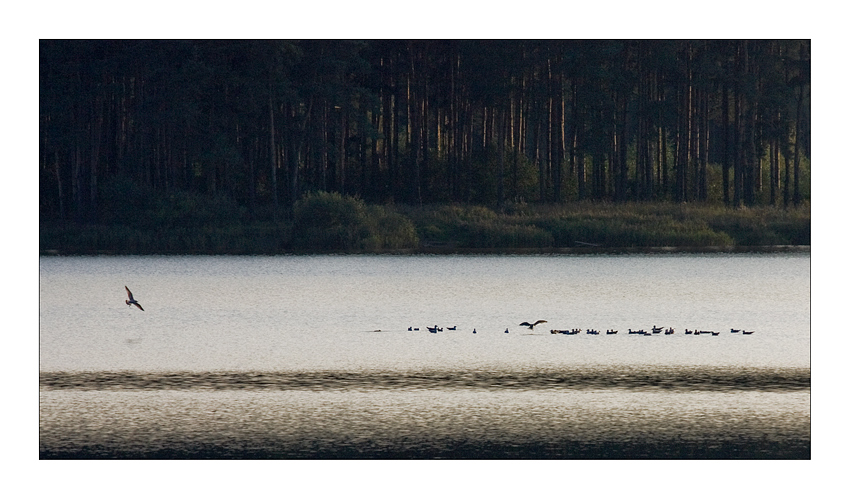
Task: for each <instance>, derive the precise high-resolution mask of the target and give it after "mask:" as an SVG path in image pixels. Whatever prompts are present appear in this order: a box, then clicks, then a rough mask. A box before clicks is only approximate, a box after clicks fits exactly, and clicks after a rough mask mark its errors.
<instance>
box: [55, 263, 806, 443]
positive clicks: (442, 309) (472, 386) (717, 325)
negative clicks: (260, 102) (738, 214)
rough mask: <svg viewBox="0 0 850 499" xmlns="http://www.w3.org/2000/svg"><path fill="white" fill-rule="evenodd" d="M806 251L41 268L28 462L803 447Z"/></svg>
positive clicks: (116, 264) (135, 264)
mask: <svg viewBox="0 0 850 499" xmlns="http://www.w3.org/2000/svg"><path fill="white" fill-rule="evenodd" d="M809 263H810V258H809V255H808V254H804V255H800V254H791V255H787V254H783V255H694V256H681V255H676V256H635V255H630V256H575V255H556V256H281V257H197V256H186V257H42V258H41V259H40V371H41V375H40V378H41V383H40V386H41V390H40V453H41V456H42V457H44V458H51V457H119V458H120V457H127V458H145V457H153V458H180V457H219V458H220V457H232V458H375V457H379V458H615V459H616V458H798V459H799V458H809V456H810V407H809V405H810V404H809V400H810V390H809V387H810V381H809V379H810V374H809V372H810V371H809V368H810V357H809V344H810V325H809V318H810V298H809V293H810V271H809ZM125 285H126V286H128V287H129V288H130V289H131V290H132V291H133V294H134V296H135V298H136V299H137V300H138V301H139V302H140V303H141V304H142V306H143V307H144V308H145V311H144V312H142V311H140V310H138V309H136V308H135V307H133V308H129V307H127V306H126V305H125V304H124V300H125V299H126V295H125V293H124V286H125ZM538 319H543V320H546V321H548V322H547V323H545V324H541V325H539V326H537V327H536V328H535V329H534V330H533V331H532V330H529V329H527V328H524V327H520V326H518V324H519V323H520V322H523V321H530V322H534V321H535V320H538ZM434 325H439V326H441V327H443V328H444V330H443V331H442V332H439V333H436V334H431V333H429V332H428V331H427V329H426V327H427V326H432V327H433V326H434ZM654 325H657V326H662V327H665V328H667V327H673V328H675V331H676V332H675V334H672V335H664V334H657V335H651V336H638V335H629V334H627V332H628V330H629V328H631V329H647V330H649V329H650V328H651V327H652V326H654ZM455 326H456V327H457V330H455V331H449V330H448V329H447V328H448V327H455ZM408 328H419V331H408ZM506 328H507V329H508V330H509V331H510V332H509V333H508V334H505V330H506ZM572 328H581V329H584V330H586V329H588V328H595V329H597V330H599V331H600V332H601V333H602V334H600V335H598V336H594V335H587V334H584V332H582V334H579V335H575V336H567V335H553V334H550V333H549V330H550V329H572ZM686 328H687V329H700V330H713V331H715V332H720V334H719V335H717V336H712V335H699V336H694V335H686V334H684V332H685V329H686ZM731 328H734V329H745V330H748V331H749V330H753V331H755V333H754V334H752V335H747V336H744V335H742V334H732V333H730V329H731ZM607 329H615V330H619V333H618V334H616V335H606V334H605V331H606V330H607ZM473 330H475V331H476V333H475V334H473Z"/></svg>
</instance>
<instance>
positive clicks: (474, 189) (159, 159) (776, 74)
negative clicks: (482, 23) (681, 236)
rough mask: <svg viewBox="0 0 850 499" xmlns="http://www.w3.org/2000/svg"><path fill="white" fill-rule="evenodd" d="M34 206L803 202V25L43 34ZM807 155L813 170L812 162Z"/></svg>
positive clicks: (62, 216) (60, 212) (85, 214)
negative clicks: (553, 32) (301, 36)
mask: <svg viewBox="0 0 850 499" xmlns="http://www.w3.org/2000/svg"><path fill="white" fill-rule="evenodd" d="M39 76H40V91H39V95H40V110H39V114H40V144H41V148H40V158H39V163H40V173H41V177H40V189H41V200H40V209H41V213H42V216H43V217H44V218H46V219H53V220H73V221H78V222H86V221H96V220H100V218H101V215H102V208H101V206H100V200H101V198H102V197H103V196H105V195H106V192H107V191H108V192H111V193H113V197H114V194H115V193H116V192H118V193H119V194H120V195H125V196H126V198H127V202H130V201H131V199H132V198H133V196H132V195H130V194H129V193H130V192H131V191H133V190H142V191H144V192H151V193H157V194H159V195H169V194H170V193H176V192H182V193H187V192H188V193H192V194H202V195H204V196H209V195H214V196H222V197H223V198H228V199H229V200H230V201H232V202H235V203H237V204H238V205H241V206H243V207H245V208H246V209H247V212H248V213H249V214H250V216H252V217H265V216H269V217H278V216H280V217H284V216H286V217H291V216H292V214H293V207H294V205H295V202H296V201H297V200H298V199H299V198H300V197H301V196H302V195H303V194H304V193H306V192H311V191H329V192H338V193H341V194H345V195H355V196H358V197H360V198H362V199H364V200H366V201H369V202H372V203H386V202H395V203H403V204H419V203H439V202H463V203H479V204H488V205H492V206H497V205H501V204H502V203H504V202H506V201H529V202H537V201H540V202H554V203H559V202H565V201H571V200H610V201H614V202H620V201H636V200H670V201H675V202H689V201H708V200H714V201H718V202H719V201H722V202H723V203H725V204H726V205H729V206H741V205H755V204H759V203H762V204H773V205H780V206H789V205H796V204H799V203H801V202H802V201H803V200H804V199H805V198H806V197H807V196H808V193H807V189H806V187H805V184H804V185H803V186H801V180H802V178H801V177H803V176H804V175H806V171H805V169H804V165H805V164H807V163H808V159H807V158H809V157H810V132H809V130H810V127H809V122H810V111H809V108H810V104H809V103H810V42H809V41H808V40H803V41H792V40H709V41H705V40H697V41H693V40H679V41H664V40H662V41H653V40H614V41H606V40H558V41H543V40H534V41H516V40H509V41H508V40H506V41H483V40H469V41H457V40H408V41H398V40H376V41H344V40H304V41H258V40H249V41H242V40H227V41H212V40H203V41H187V40H183V41H141V40H121V41H110V40H42V41H41V43H40V75H39ZM801 172H802V173H801Z"/></svg>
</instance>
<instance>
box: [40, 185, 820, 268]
mask: <svg viewBox="0 0 850 499" xmlns="http://www.w3.org/2000/svg"><path fill="white" fill-rule="evenodd" d="M178 201H179V200H178ZM184 201H185V200H184ZM176 204H178V205H188V206H190V207H191V209H184V210H183V211H184V212H181V210H180V208H179V206H177V207H169V206H165V207H163V206H155V207H151V208H150V209H149V210H147V211H145V212H144V213H142V214H139V213H136V214H135V216H133V217H128V218H123V217H111V220H110V219H107V220H101V222H100V223H96V224H57V223H50V222H48V221H42V223H41V225H40V230H39V235H40V242H39V243H40V244H39V246H40V250H41V253H42V254H245V255H250V254H290V253H295V254H298V253H446V252H452V253H569V252H578V253H586V252H623V251H633V252H651V251H689V252H703V251H796V250H803V251H806V250H808V246H809V245H810V244H811V214H810V210H809V206H808V205H806V206H802V207H799V208H794V209H788V210H785V209H780V208H773V207H750V208H739V209H731V208H727V207H723V206H716V205H703V204H673V203H623V204H608V203H571V204H559V205H537V204H525V203H521V204H516V203H514V204H507V205H505V206H503V207H501V208H490V207H484V206H469V205H423V206H408V205H369V204H366V203H364V202H363V201H361V200H359V199H355V198H352V197H349V196H342V195H339V194H336V193H323V192H319V193H312V194H309V195H307V196H305V197H304V198H303V199H301V200H300V201H299V202H298V203H297V204H296V206H295V210H294V213H293V216H292V217H291V220H285V221H284V220H280V221H278V222H272V221H257V220H256V219H255V220H254V221H251V220H250V219H249V217H248V216H247V214H246V213H245V212H244V211H245V210H244V209H241V208H237V207H235V206H234V207H228V206H222V205H221V204H219V205H216V206H198V205H197V203H194V204H193V203H188V204H187V203H185V202H183V203H179V202H178V203H176ZM255 218H258V217H255ZM267 218H268V217H267ZM121 220H132V221H134V222H133V223H131V224H128V223H123V222H120V221H121Z"/></svg>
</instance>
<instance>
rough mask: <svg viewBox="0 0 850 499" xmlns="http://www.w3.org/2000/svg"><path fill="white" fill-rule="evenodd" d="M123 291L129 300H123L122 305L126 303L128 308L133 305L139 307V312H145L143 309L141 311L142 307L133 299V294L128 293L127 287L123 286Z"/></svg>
mask: <svg viewBox="0 0 850 499" xmlns="http://www.w3.org/2000/svg"><path fill="white" fill-rule="evenodd" d="M124 289H126V290H127V297H128V298H130V299H129V300H124V303H126V304H127V306H128V307H129V306H130V305H135V306H137V307H139V310H141V311H142V312H144V311H145V309H143V308H142V306H141V305H139V302H137V301H136V300H135V299H134V298H133V293H131V292H130V288H128V287H127V286H124Z"/></svg>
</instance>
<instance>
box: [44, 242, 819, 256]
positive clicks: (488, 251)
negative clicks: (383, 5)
mask: <svg viewBox="0 0 850 499" xmlns="http://www.w3.org/2000/svg"><path fill="white" fill-rule="evenodd" d="M699 253H811V246H809V245H773V246H702V247H697V246H652V247H620V248H617V247H602V246H595V247H590V246H583V247H567V248H459V247H440V246H423V247H421V248H415V249H413V248H411V249H394V250H374V251H287V252H281V253H204V252H189V253H187V252H179V253H178V252H172V253H120V252H116V251H109V250H94V251H88V252H78V253H65V252H62V251H60V250H56V249H43V250H40V251H39V255H40V256H92V255H104V256H151V255H160V256H168V255H197V256H287V255H553V254H566V255H570V254H572V255H596V254H599V255H617V254H636V255H639V254H699Z"/></svg>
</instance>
